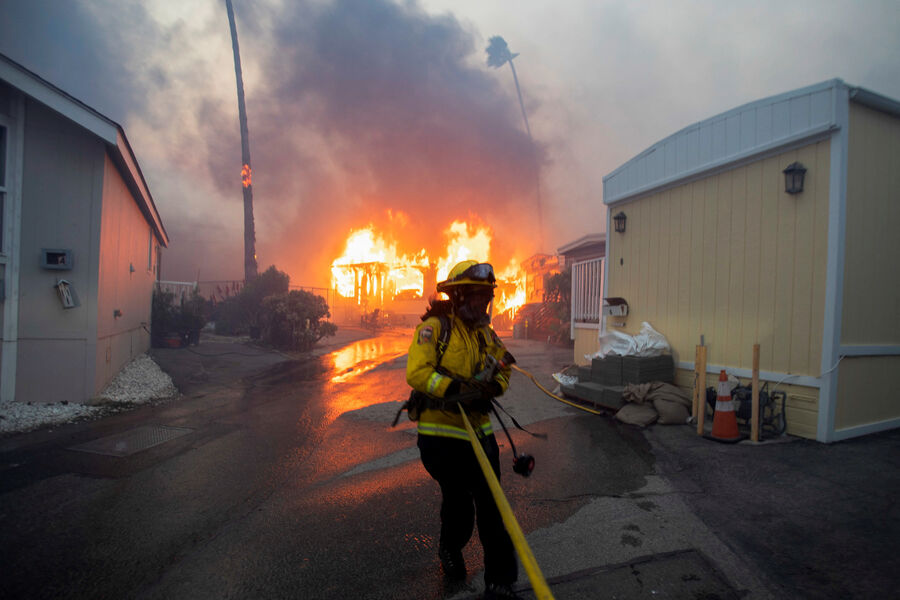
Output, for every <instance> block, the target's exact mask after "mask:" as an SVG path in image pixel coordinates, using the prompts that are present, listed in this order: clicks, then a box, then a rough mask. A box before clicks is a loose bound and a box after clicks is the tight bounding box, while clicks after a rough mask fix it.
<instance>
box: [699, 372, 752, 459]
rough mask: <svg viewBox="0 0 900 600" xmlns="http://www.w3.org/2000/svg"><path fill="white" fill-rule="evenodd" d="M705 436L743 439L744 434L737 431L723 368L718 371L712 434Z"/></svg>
mask: <svg viewBox="0 0 900 600" xmlns="http://www.w3.org/2000/svg"><path fill="white" fill-rule="evenodd" d="M705 437H707V438H709V439H711V440H716V441H717V442H739V441H741V440H742V439H744V436H742V435H741V434H740V433H739V432H738V426H737V418H736V417H735V415H734V401H733V400H732V399H731V392H730V390H729V389H728V376H727V375H726V374H725V370H724V369H722V371H721V372H720V373H719V393H718V396H717V397H716V413H715V415H714V416H713V428H712V435H708V436H705Z"/></svg>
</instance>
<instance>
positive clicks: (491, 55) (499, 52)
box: [486, 35, 544, 250]
mask: <svg viewBox="0 0 900 600" xmlns="http://www.w3.org/2000/svg"><path fill="white" fill-rule="evenodd" d="M486 51H487V55H488V59H487V64H488V66H489V67H494V68H495V69H498V68H500V67H502V66H503V65H504V64H506V63H509V68H510V69H511V70H512V75H513V81H514V82H515V84H516V94H517V95H518V96H519V108H521V109H522V120H524V121H525V131H526V132H527V133H528V140H529V141H530V142H531V147H532V150H533V149H534V138H532V137H531V127H530V126H529V125H528V115H527V114H526V113H525V103H524V102H523V101H522V90H521V88H519V77H518V76H517V75H516V66H515V65H514V64H513V59H514V58H515V57H517V56H518V55H519V53H518V52H516V53H515V54H513V53H512V52H510V51H509V46H508V45H507V44H506V40H504V39H503V38H502V37H500V36H499V35H495V36H494V37H492V38H491V39H490V40H488V47H487V48H486ZM534 174H535V189H536V193H537V218H538V231H539V235H540V238H539V240H540V244H541V248H540V249H541V250H543V247H544V223H543V218H542V216H541V178H540V173H539V172H538V169H537V165H535V170H534Z"/></svg>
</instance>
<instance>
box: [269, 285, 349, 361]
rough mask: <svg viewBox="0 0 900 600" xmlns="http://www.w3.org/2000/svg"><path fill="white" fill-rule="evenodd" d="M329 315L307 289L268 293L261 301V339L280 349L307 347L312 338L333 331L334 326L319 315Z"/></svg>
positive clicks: (320, 300) (322, 302) (332, 332)
mask: <svg viewBox="0 0 900 600" xmlns="http://www.w3.org/2000/svg"><path fill="white" fill-rule="evenodd" d="M330 316H331V313H330V312H329V311H328V305H327V304H326V303H325V299H324V298H322V297H321V296H316V295H315V294H311V293H310V292H307V291H302V290H301V291H297V290H294V291H291V292H285V293H281V294H276V295H272V296H268V297H267V298H265V299H264V300H263V301H262V305H261V310H260V325H261V333H262V339H263V341H264V342H266V343H268V344H271V345H272V346H274V347H275V348H279V349H281V350H301V351H306V350H311V349H312V347H313V346H314V345H315V343H316V342H318V341H319V340H321V339H322V338H324V337H326V336H332V335H334V334H335V333H337V326H336V325H335V324H334V323H329V322H328V321H324V320H323V319H327V318H329V317H330Z"/></svg>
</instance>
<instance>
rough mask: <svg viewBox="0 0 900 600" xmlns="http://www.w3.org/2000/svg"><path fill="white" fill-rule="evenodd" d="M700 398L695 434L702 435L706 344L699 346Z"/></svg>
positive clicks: (704, 406)
mask: <svg viewBox="0 0 900 600" xmlns="http://www.w3.org/2000/svg"><path fill="white" fill-rule="evenodd" d="M697 387H699V388H700V398H699V403H698V406H697V435H703V421H704V419H705V418H706V346H700V379H699V380H698V381H697Z"/></svg>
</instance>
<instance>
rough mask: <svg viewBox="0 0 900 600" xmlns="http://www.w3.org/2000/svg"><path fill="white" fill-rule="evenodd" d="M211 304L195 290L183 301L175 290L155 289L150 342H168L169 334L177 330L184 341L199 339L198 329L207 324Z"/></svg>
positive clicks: (161, 344)
mask: <svg viewBox="0 0 900 600" xmlns="http://www.w3.org/2000/svg"><path fill="white" fill-rule="evenodd" d="M208 314H209V306H208V303H207V302H206V300H204V299H203V297H202V296H200V294H198V293H197V292H196V291H194V292H193V293H191V295H190V296H189V297H187V298H184V297H182V299H181V301H180V302H176V301H175V294H174V293H173V292H169V291H165V290H158V289H155V290H153V303H152V306H151V313H150V343H151V344H152V345H154V346H156V347H160V346H165V345H166V342H165V340H166V338H167V337H168V336H169V335H172V334H177V335H179V336H180V337H181V339H182V341H183V342H188V341H193V342H194V343H197V342H198V341H199V332H200V330H201V329H203V326H204V325H205V324H206V318H207V315H208Z"/></svg>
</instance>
